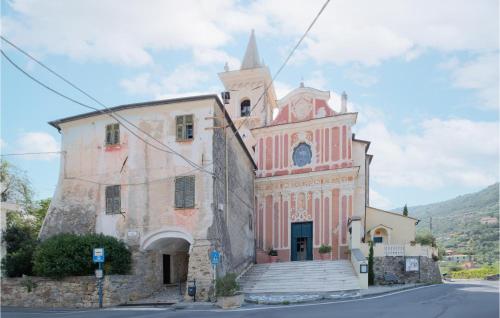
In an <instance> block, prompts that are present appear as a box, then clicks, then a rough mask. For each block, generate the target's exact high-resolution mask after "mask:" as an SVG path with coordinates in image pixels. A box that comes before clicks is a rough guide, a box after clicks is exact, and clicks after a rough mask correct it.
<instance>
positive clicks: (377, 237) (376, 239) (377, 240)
mask: <svg viewBox="0 0 500 318" xmlns="http://www.w3.org/2000/svg"><path fill="white" fill-rule="evenodd" d="M383 240H384V238H383V237H382V236H375V237H374V238H373V243H375V244H377V243H382V242H383Z"/></svg>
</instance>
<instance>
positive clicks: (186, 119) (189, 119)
mask: <svg viewBox="0 0 500 318" xmlns="http://www.w3.org/2000/svg"><path fill="white" fill-rule="evenodd" d="M175 123H176V138H177V140H180V141H183V140H191V139H193V137H194V122H193V115H182V116H177V117H176V119H175Z"/></svg>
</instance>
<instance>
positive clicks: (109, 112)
mask: <svg viewBox="0 0 500 318" xmlns="http://www.w3.org/2000/svg"><path fill="white" fill-rule="evenodd" d="M0 37H1V38H2V39H5V38H4V37H2V36H0ZM0 52H1V53H2V55H3V56H4V58H5V59H6V60H7V61H8V62H9V63H10V64H12V65H13V66H14V67H15V68H16V69H18V70H19V71H20V72H22V73H23V74H24V75H25V76H27V77H29V78H30V79H31V80H33V81H34V82H36V83H37V84H38V85H40V86H42V87H44V88H45V89H48V90H49V91H51V92H53V93H54V94H56V95H58V96H60V97H62V98H64V99H67V100H69V101H71V102H73V103H76V104H78V105H80V106H83V107H85V108H88V109H92V110H95V111H97V112H100V113H101V114H103V115H108V116H110V117H111V118H113V119H114V120H116V121H117V122H118V123H120V124H121V125H122V126H123V128H125V129H127V130H128V131H129V132H130V133H131V134H133V135H134V136H135V137H137V138H138V139H139V140H141V141H143V142H144V143H146V144H148V145H149V146H151V147H153V148H155V149H157V150H159V151H163V152H165V153H170V154H176V155H178V156H180V157H181V158H182V159H184V160H185V161H186V162H187V163H188V164H189V165H191V166H192V167H194V168H198V169H200V170H202V171H204V172H206V173H208V174H212V173H211V172H209V171H206V170H204V169H203V168H202V167H201V166H199V165H197V164H196V163H194V162H193V161H191V160H189V159H187V158H186V157H185V156H183V155H182V154H179V153H178V152H176V151H174V150H173V149H171V148H170V147H168V146H167V145H165V144H164V143H162V142H161V141H160V140H158V139H156V138H154V137H153V136H151V135H150V134H149V133H148V132H145V131H144V130H142V129H141V128H140V127H137V126H136V125H135V124H133V123H131V122H130V121H128V120H127V119H125V118H123V116H121V115H119V114H117V113H116V112H114V111H112V110H110V109H109V108H107V107H106V106H104V107H105V108H106V110H107V111H103V110H102V109H99V108H96V107H93V106H90V105H88V104H85V103H82V102H80V101H78V100H76V99H74V98H71V97H69V96H67V95H65V94H63V93H61V92H59V91H57V90H55V89H53V88H52V87H50V86H48V85H47V84H45V83H43V82H42V81H40V80H38V79H37V78H35V77H34V76H32V75H31V74H29V73H28V72H26V71H25V70H24V69H23V68H21V67H20V66H19V65H17V64H16V63H15V62H14V61H13V60H12V59H10V58H9V57H8V56H7V54H6V53H5V52H4V51H3V50H1V49H0ZM26 54H27V53H26ZM35 61H37V60H35ZM44 67H45V66H44ZM115 115H116V117H115ZM117 117H119V118H121V119H123V120H124V121H126V122H127V123H129V124H130V125H131V126H133V127H135V128H137V129H138V130H139V131H141V132H143V133H145V134H146V135H147V136H148V137H150V138H151V139H153V140H155V141H156V142H158V143H159V144H161V145H163V146H165V147H166V148H168V149H169V150H165V149H162V148H159V147H158V146H156V145H154V144H152V143H150V142H148V141H147V140H145V139H144V138H142V137H141V136H139V135H138V134H137V133H135V132H134V131H133V130H131V129H130V128H129V127H127V125H125V124H124V123H123V122H122V121H121V120H120V119H118V118H117Z"/></svg>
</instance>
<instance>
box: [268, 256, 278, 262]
mask: <svg viewBox="0 0 500 318" xmlns="http://www.w3.org/2000/svg"><path fill="white" fill-rule="evenodd" d="M269 257H270V258H271V263H276V262H278V255H271V256H269Z"/></svg>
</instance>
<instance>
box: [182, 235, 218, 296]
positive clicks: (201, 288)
mask: <svg viewBox="0 0 500 318" xmlns="http://www.w3.org/2000/svg"><path fill="white" fill-rule="evenodd" d="M210 249H211V244H210V241H208V240H197V241H195V242H194V244H193V246H192V247H191V249H190V250H191V252H190V253H189V265H188V278H187V279H188V281H187V286H191V285H192V284H193V280H195V279H196V300H197V301H198V300H208V299H209V297H212V295H213V286H212V280H213V275H214V274H213V270H212V264H211V263H210ZM185 299H186V300H192V297H190V296H189V295H188V293H187V288H186V294H185Z"/></svg>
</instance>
